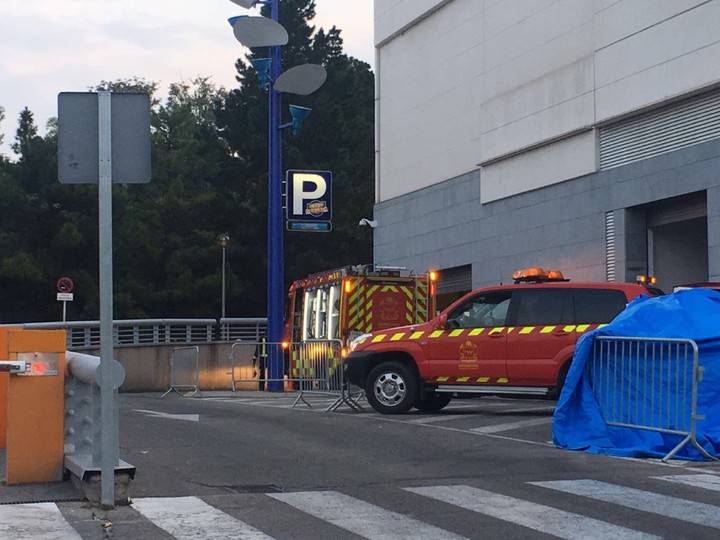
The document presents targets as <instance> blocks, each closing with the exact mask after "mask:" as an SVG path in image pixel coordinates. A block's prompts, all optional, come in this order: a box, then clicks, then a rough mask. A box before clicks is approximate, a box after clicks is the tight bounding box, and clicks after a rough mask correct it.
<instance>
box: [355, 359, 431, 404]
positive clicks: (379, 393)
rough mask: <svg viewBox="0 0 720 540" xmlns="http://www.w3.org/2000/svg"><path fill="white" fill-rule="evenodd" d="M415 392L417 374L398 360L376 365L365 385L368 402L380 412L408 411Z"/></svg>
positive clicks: (416, 392)
mask: <svg viewBox="0 0 720 540" xmlns="http://www.w3.org/2000/svg"><path fill="white" fill-rule="evenodd" d="M417 394H418V380H417V376H416V375H415V373H413V371H412V369H410V368H409V367H408V366H406V365H404V364H401V363H400V362H384V363H382V364H380V365H378V366H376V367H375V368H373V370H372V371H371V372H370V374H369V375H368V378H367V383H366V385H365V395H366V396H367V400H368V402H369V403H370V405H372V408H373V409H375V410H376V411H377V412H379V413H382V414H403V413H406V412H408V411H409V410H410V409H411V408H412V406H413V405H414V404H415V401H416V400H417Z"/></svg>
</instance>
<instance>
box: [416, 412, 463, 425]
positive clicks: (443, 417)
mask: <svg viewBox="0 0 720 540" xmlns="http://www.w3.org/2000/svg"><path fill="white" fill-rule="evenodd" d="M460 418H477V417H476V416H475V415H473V414H438V415H435V416H424V417H423V418H413V419H412V420H407V423H408V424H436V423H438V422H447V421H448V420H458V419H460Z"/></svg>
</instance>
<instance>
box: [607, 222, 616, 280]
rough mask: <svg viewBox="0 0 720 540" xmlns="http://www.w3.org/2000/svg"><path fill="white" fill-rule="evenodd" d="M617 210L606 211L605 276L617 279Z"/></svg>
mask: <svg viewBox="0 0 720 540" xmlns="http://www.w3.org/2000/svg"><path fill="white" fill-rule="evenodd" d="M616 262H617V261H616V255H615V212H606V213H605V278H606V279H607V280H608V281H615V280H616V277H617V275H616Z"/></svg>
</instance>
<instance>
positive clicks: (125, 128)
mask: <svg viewBox="0 0 720 540" xmlns="http://www.w3.org/2000/svg"><path fill="white" fill-rule="evenodd" d="M98 169H99V162H98V95H97V94H96V93H94V92H62V93H61V94H59V95H58V179H59V180H60V182H61V183H63V184H97V183H98ZM150 176H151V167H150V97H149V96H148V95H147V94H144V93H117V94H112V180H113V184H145V183H148V182H150Z"/></svg>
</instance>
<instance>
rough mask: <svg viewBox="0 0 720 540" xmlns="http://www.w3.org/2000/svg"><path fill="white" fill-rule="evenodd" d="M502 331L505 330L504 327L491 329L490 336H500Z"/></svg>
mask: <svg viewBox="0 0 720 540" xmlns="http://www.w3.org/2000/svg"><path fill="white" fill-rule="evenodd" d="M503 330H505V327H504V326H496V327H495V328H493V329H492V330H490V335H493V334H500V333H502V331H503Z"/></svg>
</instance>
